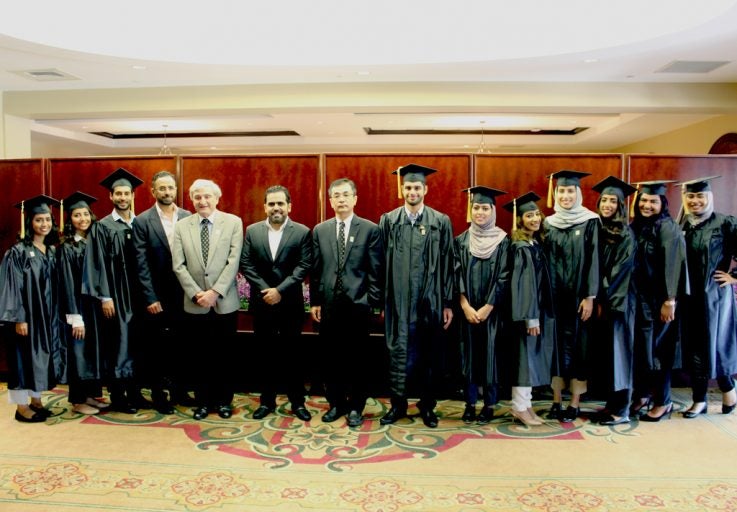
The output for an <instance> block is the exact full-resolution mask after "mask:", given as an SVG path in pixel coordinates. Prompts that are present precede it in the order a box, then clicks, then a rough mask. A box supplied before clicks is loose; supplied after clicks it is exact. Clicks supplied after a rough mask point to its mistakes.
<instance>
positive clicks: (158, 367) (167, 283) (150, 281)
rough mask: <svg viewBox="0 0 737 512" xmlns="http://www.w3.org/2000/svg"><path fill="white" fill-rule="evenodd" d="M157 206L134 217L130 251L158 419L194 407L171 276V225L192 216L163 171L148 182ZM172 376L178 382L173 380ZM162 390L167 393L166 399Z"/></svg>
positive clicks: (179, 291) (175, 284)
mask: <svg viewBox="0 0 737 512" xmlns="http://www.w3.org/2000/svg"><path fill="white" fill-rule="evenodd" d="M151 193H152V194H153V196H154V198H155V199H156V203H155V204H154V205H153V206H152V207H151V208H149V209H148V210H146V211H145V212H143V213H141V214H140V215H139V216H137V217H136V222H135V223H134V224H133V246H134V247H135V249H136V262H137V263H138V279H139V282H140V284H141V294H142V295H143V303H144V306H145V308H146V312H145V313H142V315H143V318H142V322H141V323H142V329H141V334H142V337H143V338H144V340H145V341H144V342H143V343H142V345H143V347H142V348H143V352H144V353H145V357H143V358H142V359H144V361H142V363H143V364H144V365H145V367H146V368H145V375H146V377H147V379H148V381H149V385H150V386H151V396H152V398H153V401H154V407H155V408H156V410H157V411H159V412H160V413H161V414H171V413H173V412H174V407H173V404H174V403H180V404H181V405H192V404H191V403H190V401H191V399H189V396H187V395H186V392H185V391H184V388H183V385H184V383H183V379H182V375H181V374H182V368H183V363H184V361H183V357H182V356H183V355H184V354H182V352H181V350H180V349H179V347H178V346H177V345H178V344H180V343H181V339H182V336H183V335H184V334H185V331H184V329H182V322H183V320H184V308H183V306H182V294H183V290H182V287H181V286H180V284H179V281H178V280H177V276H176V275H175V274H174V270H173V268H172V261H171V246H172V244H173V242H174V224H176V222H177V221H178V220H180V219H183V218H185V217H188V216H190V215H192V214H191V212H188V211H187V210H184V209H182V208H177V205H176V203H174V201H175V200H176V197H177V184H176V181H175V179H174V175H172V174H171V173H169V172H167V171H161V172H158V173H156V174H155V175H154V177H153V179H152V180H151ZM175 376H176V377H175ZM165 390H168V391H169V394H170V396H169V399H167V397H166V393H165Z"/></svg>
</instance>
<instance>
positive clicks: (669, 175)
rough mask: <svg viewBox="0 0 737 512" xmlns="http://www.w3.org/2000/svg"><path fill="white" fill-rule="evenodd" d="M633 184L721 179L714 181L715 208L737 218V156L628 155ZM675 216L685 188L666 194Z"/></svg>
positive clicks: (674, 187)
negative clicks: (703, 178)
mask: <svg viewBox="0 0 737 512" xmlns="http://www.w3.org/2000/svg"><path fill="white" fill-rule="evenodd" d="M627 168H628V170H629V178H630V180H631V181H633V182H634V181H647V180H676V181H688V180H692V179H696V178H701V177H704V176H721V178H720V179H717V180H714V181H713V182H712V190H713V191H714V209H715V210H716V211H718V212H721V213H726V214H730V215H737V195H736V194H735V191H736V190H737V155H734V156H732V155H719V156H716V155H694V156H670V155H628V157H627ZM666 196H667V197H668V203H669V205H670V212H671V215H673V217H676V216H677V215H678V212H679V210H680V208H681V188H680V187H678V186H670V187H669V188H668V192H667V194H666Z"/></svg>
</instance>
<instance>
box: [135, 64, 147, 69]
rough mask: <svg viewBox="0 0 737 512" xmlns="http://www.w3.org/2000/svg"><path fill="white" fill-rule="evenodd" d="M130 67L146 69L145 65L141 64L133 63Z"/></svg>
mask: <svg viewBox="0 0 737 512" xmlns="http://www.w3.org/2000/svg"><path fill="white" fill-rule="evenodd" d="M131 67H132V68H133V69H146V66H141V65H135V66H131Z"/></svg>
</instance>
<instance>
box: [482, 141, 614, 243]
mask: <svg viewBox="0 0 737 512" xmlns="http://www.w3.org/2000/svg"><path fill="white" fill-rule="evenodd" d="M475 168H476V169H475V181H474V185H485V186H488V187H492V188H497V189H500V190H505V191H507V192H508V194H507V195H503V196H500V197H499V198H498V199H499V203H498V204H499V206H501V205H504V204H506V203H507V202H509V201H511V200H512V198H514V197H517V196H519V195H521V194H524V193H525V192H527V191H528V190H531V191H533V192H535V193H537V194H538V195H539V196H540V197H542V201H540V202H539V203H538V204H539V205H540V208H541V209H542V211H543V213H545V215H552V214H553V213H554V211H553V209H552V208H547V207H546V205H545V200H546V198H547V194H548V180H547V176H548V175H550V174H552V173H554V172H556V171H560V170H562V169H573V170H576V171H582V172H589V173H591V176H589V177H587V178H585V179H583V180H582V181H581V192H582V193H583V204H584V206H586V207H587V208H589V209H591V210H594V211H595V210H596V201H597V199H598V198H599V195H598V194H597V193H595V192H593V191H592V190H591V187H592V186H593V185H595V184H596V183H598V182H599V181H600V180H602V179H604V178H606V177H607V176H610V175H611V176H617V177H618V178H621V177H622V172H623V157H622V155H616V154H581V155H563V154H543V155H477V156H476V158H475ZM497 225H498V226H499V227H501V228H502V229H504V230H505V231H507V232H511V229H512V215H511V214H510V213H509V212H507V211H506V210H504V209H503V208H498V209H497Z"/></svg>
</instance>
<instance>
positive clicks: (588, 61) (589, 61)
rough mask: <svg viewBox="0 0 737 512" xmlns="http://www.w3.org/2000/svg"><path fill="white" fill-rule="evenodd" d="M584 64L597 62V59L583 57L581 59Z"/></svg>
mask: <svg viewBox="0 0 737 512" xmlns="http://www.w3.org/2000/svg"><path fill="white" fill-rule="evenodd" d="M583 61H584V62H585V63H586V64H594V63H596V62H599V59H584V60H583Z"/></svg>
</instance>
